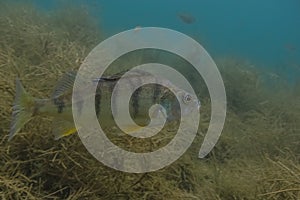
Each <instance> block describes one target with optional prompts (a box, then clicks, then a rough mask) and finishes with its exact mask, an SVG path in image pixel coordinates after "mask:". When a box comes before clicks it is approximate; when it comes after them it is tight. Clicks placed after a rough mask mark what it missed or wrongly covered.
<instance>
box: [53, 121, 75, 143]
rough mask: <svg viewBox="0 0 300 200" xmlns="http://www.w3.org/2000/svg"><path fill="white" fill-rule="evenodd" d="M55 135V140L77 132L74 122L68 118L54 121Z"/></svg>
mask: <svg viewBox="0 0 300 200" xmlns="http://www.w3.org/2000/svg"><path fill="white" fill-rule="evenodd" d="M52 132H53V135H54V137H55V140H58V139H60V138H62V137H65V136H69V135H72V134H73V133H76V132H77V130H76V128H75V125H74V123H73V122H70V121H66V120H56V121H53V130H52Z"/></svg>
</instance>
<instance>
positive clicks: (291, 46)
mask: <svg viewBox="0 0 300 200" xmlns="http://www.w3.org/2000/svg"><path fill="white" fill-rule="evenodd" d="M284 47H285V49H286V50H288V51H290V52H294V51H297V48H296V47H295V46H294V45H293V44H285V45H284Z"/></svg>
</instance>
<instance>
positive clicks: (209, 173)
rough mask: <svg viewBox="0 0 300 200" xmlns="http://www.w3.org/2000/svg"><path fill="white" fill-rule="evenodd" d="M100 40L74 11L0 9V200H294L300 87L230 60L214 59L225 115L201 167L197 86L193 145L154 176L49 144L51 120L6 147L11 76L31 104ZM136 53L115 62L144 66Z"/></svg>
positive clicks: (121, 140)
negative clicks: (221, 82) (224, 97)
mask: <svg viewBox="0 0 300 200" xmlns="http://www.w3.org/2000/svg"><path fill="white" fill-rule="evenodd" d="M78 19H79V20H78ZM101 40H103V30H102V29H101V27H99V26H98V24H97V23H96V22H95V21H94V20H93V18H92V17H91V16H89V14H88V12H87V11H86V10H85V9H83V8H81V7H73V8H68V9H67V10H66V9H64V8H62V9H61V10H57V11H55V12H54V11H53V12H50V13H42V12H39V11H37V9H35V8H34V7H33V6H31V5H29V4H28V3H26V4H22V3H17V4H13V3H8V1H1V2H0V98H1V99H0V166H1V168H0V198H1V199H104V200H105V199H107V200H108V199H120V200H123V199H124V200H125V199H147V200H157V199H175V200H176V199H274V200H279V199H300V134H299V131H300V93H299V91H300V85H299V83H300V80H298V84H295V86H293V87H292V86H290V85H289V84H288V83H286V82H285V81H284V80H281V79H280V77H275V76H273V75H272V74H270V73H268V72H266V71H262V70H259V69H258V67H256V66H253V65H252V64H251V63H249V62H246V61H243V60H241V59H237V58H216V61H217V65H218V67H219V69H220V71H221V74H222V76H223V79H224V84H225V87H226V92H227V100H228V113H227V119H226V124H225V127H224V131H223V133H222V136H221V138H220V140H219V142H218V144H217V146H216V147H215V149H214V150H213V151H212V152H211V153H210V154H209V155H208V156H207V157H206V158H205V159H198V158H197V155H198V151H199V148H200V144H201V142H202V140H203V135H204V134H205V133H206V130H207V127H208V124H209V119H210V99H209V95H208V92H207V90H206V88H205V86H202V84H200V85H201V86H200V88H199V90H198V91H199V92H200V93H201V94H199V96H200V97H201V104H202V105H201V122H200V128H199V131H198V134H197V137H196V139H195V141H194V143H193V145H192V146H191V147H190V148H189V150H188V151H187V152H186V153H185V154H184V155H183V156H182V157H181V158H180V159H179V160H177V161H176V162H175V163H173V164H171V165H170V166H167V167H165V168H164V169H161V170H159V171H156V172H152V173H145V174H128V173H123V172H119V171H115V170H113V169H110V168H108V167H106V166H104V165H102V164H101V163H100V162H99V161H97V160H96V159H94V158H93V157H92V156H91V155H90V154H89V152H87V150H86V149H85V148H84V146H83V145H82V143H81V141H80V139H79V137H78V136H77V135H76V134H73V135H71V136H69V137H66V138H62V139H60V140H54V137H53V135H52V119H51V118H42V117H35V118H33V119H32V120H31V121H30V122H29V123H28V124H26V125H25V127H24V128H23V129H22V130H21V131H20V133H19V134H18V137H15V138H14V139H13V140H12V141H10V142H8V141H7V140H8V134H9V129H10V125H11V114H12V105H13V100H14V97H15V80H16V78H17V77H19V79H20V81H22V84H23V85H24V87H25V88H26V90H27V91H28V93H30V94H32V95H33V96H34V97H37V98H45V97H50V95H51V94H52V91H53V88H55V85H56V84H57V81H58V80H59V79H60V78H61V77H62V76H63V74H65V73H66V72H69V71H71V70H76V69H78V67H79V66H80V64H81V62H82V60H83V59H84V58H85V56H86V55H87V54H88V53H89V52H90V50H91V49H92V48H93V47H94V46H95V45H97V44H98V43H99V42H100V41H101ZM138 55H139V54H138ZM142 55H143V54H141V55H140V56H138V57H137V58H136V60H129V59H128V60H122V62H123V64H124V65H125V64H129V65H130V64H132V63H141V62H143V61H145V60H151V59H152V58H149V57H145V56H144V57H143V56H142ZM153 56H157V55H155V54H153ZM120 62H121V61H120ZM191 79H192V80H194V81H195V80H197V79H198V77H192V75H191ZM201 81H202V80H199V82H200V83H202V82H201ZM203 85H205V84H203ZM172 137H173V135H172V134H169V133H164V134H163V135H162V136H160V137H157V138H153V140H152V141H150V142H147V143H143V145H141V143H140V141H136V140H132V139H131V138H129V137H118V138H112V139H113V140H114V142H115V143H118V144H119V145H120V146H121V147H124V148H128V149H130V148H131V147H132V145H135V147H136V148H138V149H139V148H140V150H141V149H142V148H143V149H147V150H153V149H155V148H157V147H160V146H161V145H162V144H165V143H166V142H168V141H169V140H170V139H172Z"/></svg>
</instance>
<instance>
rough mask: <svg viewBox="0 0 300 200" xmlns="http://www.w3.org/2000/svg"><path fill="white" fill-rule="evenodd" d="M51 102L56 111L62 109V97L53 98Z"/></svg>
mask: <svg viewBox="0 0 300 200" xmlns="http://www.w3.org/2000/svg"><path fill="white" fill-rule="evenodd" d="M53 102H54V105H56V107H57V112H58V113H62V112H63V109H64V107H65V103H64V101H63V100H62V99H58V98H55V99H54V100H53Z"/></svg>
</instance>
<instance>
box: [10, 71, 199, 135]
mask: <svg viewBox="0 0 300 200" xmlns="http://www.w3.org/2000/svg"><path fill="white" fill-rule="evenodd" d="M123 74H124V72H122V73H118V74H114V75H112V76H104V77H101V78H95V79H92V80H91V83H92V84H97V89H96V94H95V111H96V114H97V116H98V119H99V117H100V116H101V115H100V112H103V113H106V112H107V111H106V112H105V111H103V110H102V107H100V104H102V103H104V105H106V103H108V102H107V101H105V99H104V97H103V96H105V95H106V94H112V91H113V90H114V86H115V85H116V83H117V81H118V80H119V79H120V78H121V77H122V75H123ZM150 75H151V74H150V73H146V72H142V73H138V74H134V75H132V76H131V77H130V78H129V80H128V81H127V82H128V87H131V86H132V85H130V84H132V83H134V82H139V81H141V80H142V79H143V80H145V79H148V78H151V79H153V76H150ZM75 78H76V72H73V71H72V72H68V73H66V74H64V75H63V77H62V78H61V80H60V81H59V82H58V84H57V86H56V88H55V89H54V92H53V94H52V96H51V98H49V99H36V98H34V97H32V96H31V95H30V94H28V93H27V92H26V91H25V89H24V87H23V86H22V84H21V82H20V80H19V79H17V80H16V96H15V101H14V104H13V113H12V123H11V127H10V133H9V137H8V140H9V141H10V140H11V139H12V138H13V137H14V136H15V135H16V134H17V133H18V132H19V131H20V130H21V128H22V127H23V126H24V125H25V124H26V123H27V122H28V121H30V120H31V119H32V118H33V117H34V116H47V117H49V116H50V117H52V118H53V134H54V136H55V139H59V138H62V137H64V136H68V135H71V134H73V133H76V132H77V130H76V128H75V125H74V122H73V114H72V103H76V104H80V103H82V101H84V98H80V100H79V101H78V102H72V91H73V85H74V81H75ZM166 84H171V83H166ZM170 87H173V88H175V89H176V91H177V93H176V94H175V95H176V96H180V97H181V100H182V101H183V103H185V105H187V107H188V108H189V106H188V105H192V104H193V105H195V104H196V106H197V107H198V109H200V101H199V100H198V98H197V97H195V96H192V95H191V94H189V93H188V92H185V91H184V90H181V89H179V88H176V87H175V86H174V85H170ZM170 93H171V92H170V91H169V90H168V89H167V88H165V87H162V86H159V85H157V84H150V85H148V86H143V87H141V88H139V89H138V90H136V92H135V93H134V94H133V95H132V101H131V105H130V108H131V111H132V112H133V117H137V118H138V119H149V114H148V110H147V109H146V108H145V106H144V104H146V105H148V106H149V105H150V106H151V105H153V104H155V103H158V104H161V105H163V106H165V107H166V110H167V111H168V108H171V107H172V106H174V105H175V106H176V103H175V102H177V101H176V97H174V96H173V97H171V98H169V97H170ZM109 102H110V101H109ZM177 103H178V102H177ZM191 107H192V106H191ZM174 110H175V111H174ZM178 110H180V109H179V108H176V109H171V110H169V113H168V114H170V116H169V115H168V116H166V119H167V120H169V121H172V120H177V119H178V117H177V116H176V115H177V114H178V113H176V112H178ZM191 112H192V110H191V109H190V110H188V109H187V110H186V111H185V113H183V115H189V114H190V113H191ZM154 113H160V114H163V115H164V116H165V114H166V113H162V112H160V110H157V111H156V112H154ZM154 117H155V116H154ZM179 119H180V116H179ZM128 129H131V127H130V125H129V126H128Z"/></svg>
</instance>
